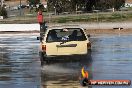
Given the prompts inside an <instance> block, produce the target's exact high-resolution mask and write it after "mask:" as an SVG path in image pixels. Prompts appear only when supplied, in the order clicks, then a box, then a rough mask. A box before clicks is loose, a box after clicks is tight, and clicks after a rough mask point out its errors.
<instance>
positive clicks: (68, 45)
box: [56, 44, 77, 47]
mask: <svg viewBox="0 0 132 88" xmlns="http://www.w3.org/2000/svg"><path fill="white" fill-rule="evenodd" d="M76 46H77V44H67V45H56V47H76Z"/></svg>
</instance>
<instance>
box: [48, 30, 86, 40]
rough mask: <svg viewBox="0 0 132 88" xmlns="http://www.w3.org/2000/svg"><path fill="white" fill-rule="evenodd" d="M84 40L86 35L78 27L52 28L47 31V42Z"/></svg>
mask: <svg viewBox="0 0 132 88" xmlns="http://www.w3.org/2000/svg"><path fill="white" fill-rule="evenodd" d="M64 40H65V41H84V40H86V36H85V34H84V32H83V30H82V29H80V28H65V29H52V30H50V31H49V32H48V36H47V42H61V41H64Z"/></svg>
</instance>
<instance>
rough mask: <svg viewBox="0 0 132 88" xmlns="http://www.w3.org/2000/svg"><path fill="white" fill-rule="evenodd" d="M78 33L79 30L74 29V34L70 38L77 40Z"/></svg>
mask: <svg viewBox="0 0 132 88" xmlns="http://www.w3.org/2000/svg"><path fill="white" fill-rule="evenodd" d="M77 34H78V32H77V30H74V31H73V32H72V34H71V35H69V39H70V40H74V41H75V40H77Z"/></svg>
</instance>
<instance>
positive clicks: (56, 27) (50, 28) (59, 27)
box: [48, 25, 83, 30]
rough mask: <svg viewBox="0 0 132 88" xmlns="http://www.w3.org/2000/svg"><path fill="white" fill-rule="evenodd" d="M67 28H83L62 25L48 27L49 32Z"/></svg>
mask: <svg viewBox="0 0 132 88" xmlns="http://www.w3.org/2000/svg"><path fill="white" fill-rule="evenodd" d="M65 28H81V29H83V28H82V27H80V26H79V25H61V26H50V27H48V30H53V29H65Z"/></svg>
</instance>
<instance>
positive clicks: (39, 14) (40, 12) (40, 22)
mask: <svg viewBox="0 0 132 88" xmlns="http://www.w3.org/2000/svg"><path fill="white" fill-rule="evenodd" d="M37 19H38V23H39V24H43V14H42V11H41V10H40V11H38V15H37Z"/></svg>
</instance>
